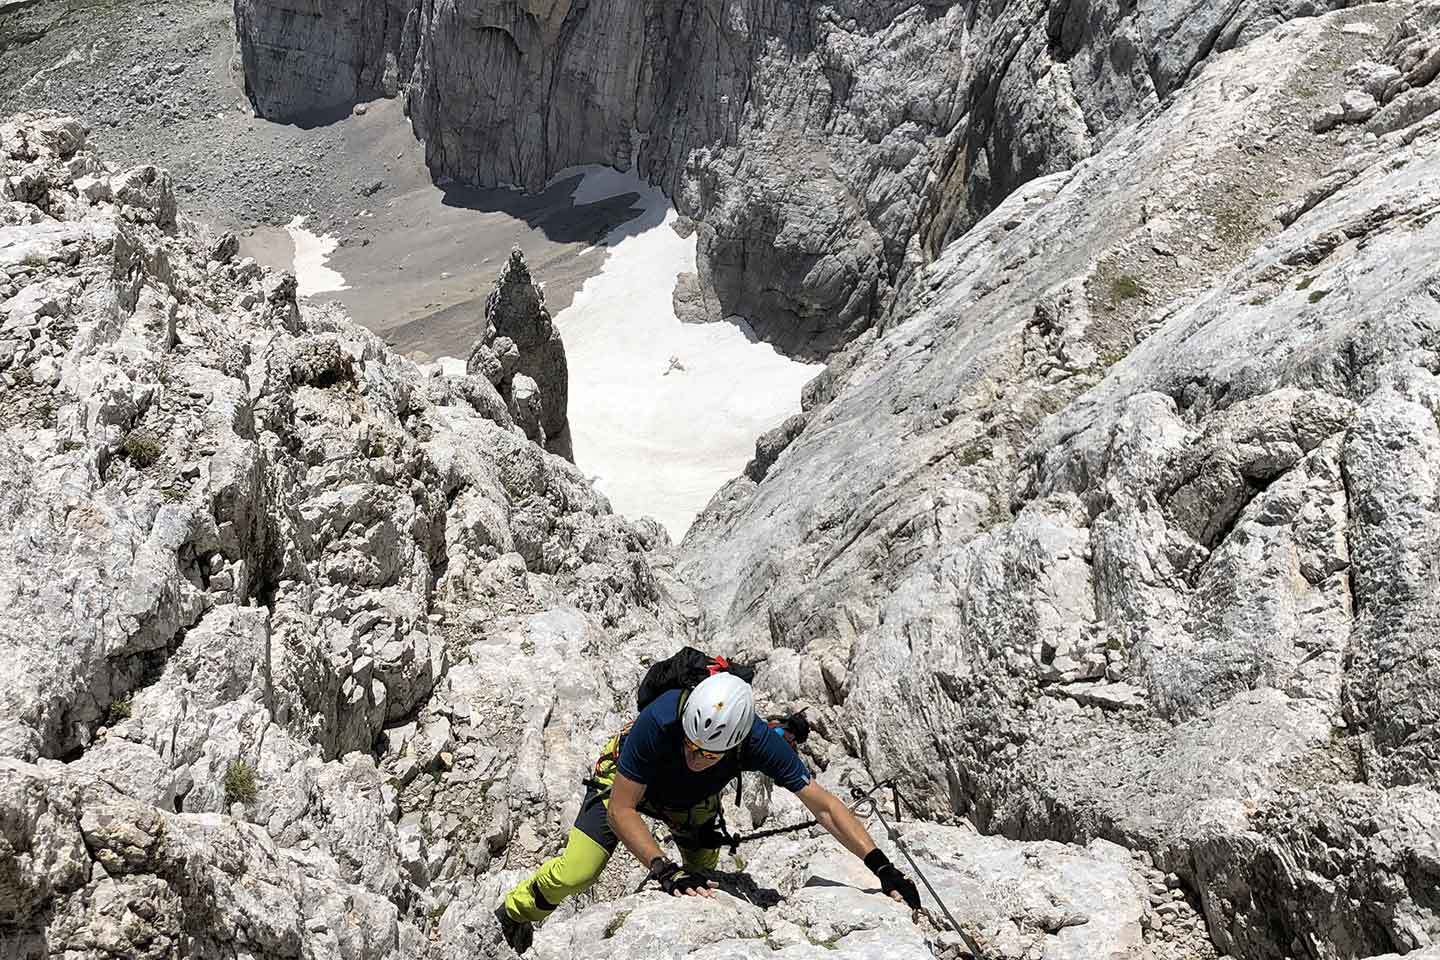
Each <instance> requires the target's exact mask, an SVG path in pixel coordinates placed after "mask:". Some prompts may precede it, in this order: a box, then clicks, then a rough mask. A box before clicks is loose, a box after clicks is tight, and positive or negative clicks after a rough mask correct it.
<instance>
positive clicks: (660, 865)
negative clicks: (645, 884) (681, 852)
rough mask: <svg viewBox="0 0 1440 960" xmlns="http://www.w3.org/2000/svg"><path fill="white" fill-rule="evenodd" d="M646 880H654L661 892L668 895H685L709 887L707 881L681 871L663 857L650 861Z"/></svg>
mask: <svg viewBox="0 0 1440 960" xmlns="http://www.w3.org/2000/svg"><path fill="white" fill-rule="evenodd" d="M646 879H647V880H654V881H655V882H656V883H658V884H660V889H661V890H664V891H665V892H666V893H670V894H686V893H689V892H690V891H692V890H699V889H700V888H701V887H708V886H709V885H710V881H709V880H707V879H705V878H704V877H701V876H697V875H696V874H693V873H691V872H690V871H688V870H683V869H681V867H680V865H679V864H678V863H676V862H675V861H674V860H671V859H670V858H669V857H665V856H659V857H656V858H655V859H654V860H651V861H650V876H649V877H647V878H646Z"/></svg>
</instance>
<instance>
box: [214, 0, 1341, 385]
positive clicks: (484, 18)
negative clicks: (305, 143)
mask: <svg viewBox="0 0 1440 960" xmlns="http://www.w3.org/2000/svg"><path fill="white" fill-rule="evenodd" d="M1339 5H1341V4H1340V3H1338V2H1335V3H1331V2H1329V0H1327V2H1325V3H1321V4H1314V3H1308V2H1307V3H1303V4H1302V3H1289V2H1282V3H1278V4H1277V3H1274V2H1271V0H1243V2H1239V3H1235V4H1228V5H1223V6H1217V5H1215V4H1208V3H1192V2H1169V3H1161V4H1154V5H1150V6H1147V7H1146V8H1145V9H1144V10H1140V11H1134V10H1131V5H1129V4H1124V3H1112V2H1108V0H1107V2H1096V3H1091V2H1079V0H1077V2H1071V3H1065V4H1020V5H1008V6H1002V7H998V8H995V9H994V10H979V9H977V8H975V7H974V6H973V5H971V4H964V3H958V2H954V0H945V2H928V0H927V2H920V0H887V2H882V3H875V2H872V0H865V2H855V0H831V2H825V3H813V2H810V0H780V2H771V0H765V2H761V0H685V2H681V3H668V4H654V3H646V2H642V0H619V2H611V3H603V4H599V3H587V2H576V0H562V2H552V0H545V2H541V0H525V2H521V3H515V2H509V0H506V2H500V0H481V2H478V3H476V2H472V3H457V2H454V0H439V2H436V3H423V4H422V3H420V2H418V0H410V2H402V3H396V2H393V0H352V2H350V3H348V4H342V5H339V6H331V5H326V6H325V7H324V8H323V9H322V10H319V11H311V10H309V9H308V8H307V10H306V11H305V13H304V14H300V13H298V12H297V11H296V10H295V9H293V7H292V6H291V5H290V4H289V3H288V2H272V0H236V21H237V27H238V31H239V37H240V42H241V52H242V57H243V60H244V63H245V75H246V83H247V90H248V91H249V93H250V96H251V99H252V102H253V103H254V104H255V106H256V108H257V110H259V112H260V113H261V114H262V115H265V116H268V117H274V118H277V119H292V118H295V117H297V116H300V115H302V114H305V113H307V112H310V111H313V110H315V109H317V108H322V107H330V106H333V105H335V104H336V103H338V102H351V101H353V100H354V99H359V98H365V97H372V96H380V95H386V96H388V95H392V94H393V93H394V91H395V90H396V89H397V85H398V89H400V90H402V91H403V95H404V96H405V97H406V99H407V104H408V108H409V111H410V116H411V120H412V123H413V125H414V128H415V133H416V135H417V136H419V137H420V138H422V139H423V140H424V141H425V144H426V151H427V158H428V161H429V163H430V166H431V168H432V170H433V171H434V172H435V173H436V174H437V175H445V176H450V177H454V178H456V179H459V180H461V181H465V182H469V183H476V184H481V185H487V186H490V185H496V184H512V185H516V186H523V187H525V188H527V189H531V190H535V189H538V188H539V187H541V186H542V185H543V184H544V183H545V182H546V180H547V179H548V178H549V177H550V176H551V175H552V174H554V173H555V172H556V171H558V170H561V169H563V168H565V167H567V166H571V165H575V164H582V163H604V164H610V165H613V166H616V167H618V168H620V169H622V170H628V169H631V168H634V169H636V170H638V172H639V173H640V174H641V175H642V176H644V177H646V178H648V179H649V180H650V181H652V182H654V183H657V184H660V185H662V186H663V187H664V188H665V190H666V191H667V193H669V195H670V196H671V197H673V198H674V200H675V203H676V206H677V207H678V208H679V209H680V212H681V213H683V214H686V215H689V216H692V217H694V218H695V219H696V220H697V221H698V222H699V254H700V274H699V280H700V282H701V284H702V285H703V286H704V287H705V289H706V291H707V295H706V298H707V299H711V298H714V299H718V302H719V304H720V307H721V311H720V315H721V316H724V315H729V314H740V315H743V316H745V317H747V318H749V319H750V320H751V322H752V323H753V325H754V327H755V329H756V330H757V331H758V332H759V333H760V335H761V336H762V337H764V338H765V339H767V340H769V341H771V342H773V343H775V344H776V345H777V346H778V347H779V348H780V349H782V350H784V351H786V352H788V353H792V354H797V355H804V356H824V355H826V354H828V353H829V352H831V351H832V350H834V349H835V348H837V347H839V346H841V345H843V344H844V343H845V342H847V341H849V340H850V339H852V338H853V337H855V336H856V335H857V334H859V333H860V332H861V331H863V330H864V329H866V328H867V327H868V326H870V324H872V323H873V322H874V321H875V320H876V319H877V318H879V317H881V316H884V315H886V314H887V312H888V311H889V309H890V308H891V306H892V303H893V300H894V295H895V293H896V291H897V290H898V289H899V287H900V286H901V285H902V283H903V282H904V280H905V278H906V277H907V276H908V275H909V273H910V272H911V271H912V270H913V269H914V268H915V267H916V266H917V265H919V264H921V263H923V262H924V261H926V260H928V259H930V258H932V257H933V256H935V255H936V254H937V253H938V252H939V250H940V249H941V248H942V247H943V245H944V244H945V243H946V242H947V241H948V240H950V239H953V238H954V237H956V236H958V235H959V234H960V233H962V232H963V231H964V230H965V229H967V228H968V227H969V226H970V225H971V224H973V223H974V222H975V221H976V220H977V219H978V218H979V217H980V216H982V215H983V214H984V213H986V212H988V211H989V210H990V209H991V208H993V207H994V205H995V204H996V203H998V202H999V200H1000V199H1002V198H1003V197H1005V196H1007V195H1008V194H1009V193H1010V192H1011V191H1013V190H1014V189H1015V188H1016V187H1017V186H1019V185H1020V184H1022V183H1025V182H1027V181H1028V180H1030V179H1032V178H1034V177H1036V176H1038V175H1041V174H1045V173H1051V172H1055V171H1058V170H1062V169H1065V168H1067V167H1069V166H1070V165H1071V164H1073V163H1075V162H1076V161H1077V160H1080V159H1082V158H1084V157H1086V156H1088V155H1090V154H1091V153H1093V152H1094V151H1095V150H1096V149H1097V148H1098V147H1100V146H1101V145H1103V144H1104V143H1106V142H1107V141H1108V140H1109V139H1110V137H1111V136H1113V135H1114V133H1115V132H1116V131H1117V130H1118V129H1120V128H1121V127H1122V126H1123V124H1125V123H1127V122H1129V121H1130V120H1132V119H1134V118H1135V117H1136V116H1138V115H1140V114H1142V113H1143V112H1145V111H1147V110H1150V109H1152V108H1154V107H1155V106H1156V105H1158V104H1159V103H1161V102H1162V101H1164V100H1165V99H1166V98H1167V97H1169V96H1170V95H1171V94H1173V93H1174V91H1175V90H1177V89H1178V88H1179V87H1180V85H1181V84H1182V83H1183V82H1184V81H1185V79H1186V78H1187V77H1188V76H1189V75H1190V74H1191V73H1192V72H1193V71H1194V70H1195V69H1196V67H1197V65H1199V64H1200V63H1202V62H1203V61H1204V60H1206V59H1207V58H1208V57H1210V56H1212V55H1213V54H1214V53H1216V52H1218V51H1222V50H1227V49H1230V48H1232V47H1234V46H1237V45H1241V44H1244V43H1247V42H1249V41H1251V40H1253V39H1254V38H1255V37H1257V36H1260V35H1262V34H1264V33H1265V32H1266V31H1267V30H1270V29H1273V28H1274V27H1275V26H1276V25H1277V24H1279V23H1281V22H1283V21H1285V20H1288V19H1289V18H1291V17H1293V16H1296V15H1301V14H1309V13H1313V12H1314V11H1315V10H1316V9H1318V8H1325V7H1329V6H1339Z"/></svg>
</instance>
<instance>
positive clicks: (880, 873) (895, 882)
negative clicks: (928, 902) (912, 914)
mask: <svg viewBox="0 0 1440 960" xmlns="http://www.w3.org/2000/svg"><path fill="white" fill-rule="evenodd" d="M865 866H867V867H869V868H870V872H871V873H873V874H875V876H876V877H877V878H879V880H880V891H881V892H882V893H884V894H885V895H886V896H887V897H888V896H889V895H890V894H892V893H898V894H900V898H901V899H902V900H904V901H905V905H906V906H908V907H909V908H910V909H911V910H919V909H920V891H919V890H917V889H915V882H914V881H913V880H911V879H910V878H909V877H907V876H905V874H903V873H901V872H900V871H899V870H898V869H896V867H895V864H893V863H891V862H890V858H889V857H887V856H885V852H884V851H883V850H881V849H880V848H879V847H876V848H875V849H874V850H871V851H870V852H869V853H868V854H867V855H866V856H865Z"/></svg>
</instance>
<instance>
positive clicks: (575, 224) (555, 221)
mask: <svg viewBox="0 0 1440 960" xmlns="http://www.w3.org/2000/svg"><path fill="white" fill-rule="evenodd" d="M581 179H582V175H581V174H575V175H573V176H568V177H565V178H564V179H562V180H556V181H555V182H553V183H551V184H550V185H549V186H547V187H546V188H545V189H544V190H541V191H540V192H539V193H522V192H521V191H519V190H508V189H505V188H502V187H471V186H466V185H465V184H462V183H457V182H455V181H453V180H449V179H444V180H443V182H442V181H440V180H437V181H436V183H435V185H436V186H437V187H439V188H440V191H441V193H442V194H443V197H442V199H441V202H442V203H444V204H445V205H446V206H447V207H461V208H464V209H467V210H478V211H480V212H482V213H503V214H505V215H506V216H510V217H514V218H515V219H517V220H523V221H524V222H525V223H526V224H527V225H528V226H530V227H532V228H533V229H536V230H539V231H540V232H541V233H543V234H544V235H545V238H546V239H547V240H550V241H552V242H554V243H590V244H600V243H604V242H605V239H606V237H607V236H609V235H610V234H611V233H612V231H618V232H617V234H616V236H617V238H618V237H619V236H622V235H623V236H630V235H632V233H636V232H639V231H640V230H643V229H647V228H648V227H650V226H654V224H655V223H659V222H660V220H661V219H663V213H661V214H660V216H659V217H657V216H656V215H655V213H654V212H653V211H652V212H650V213H648V214H647V213H646V211H645V210H644V209H643V208H642V207H638V206H636V203H637V201H639V199H640V194H638V193H635V192H633V191H631V192H629V193H622V194H619V195H617V196H614V197H607V198H606V199H604V200H597V201H596V202H594V203H585V204H576V203H575V202H574V200H573V197H574V195H575V190H576V188H578V187H579V186H580V181H581ZM642 214H643V215H642ZM652 220H653V221H654V223H650V222H648V221H652Z"/></svg>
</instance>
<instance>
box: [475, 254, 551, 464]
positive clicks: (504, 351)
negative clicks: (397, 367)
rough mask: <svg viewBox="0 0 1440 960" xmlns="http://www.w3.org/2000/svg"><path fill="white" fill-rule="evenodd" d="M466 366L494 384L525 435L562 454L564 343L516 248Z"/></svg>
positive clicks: (487, 307)
mask: <svg viewBox="0 0 1440 960" xmlns="http://www.w3.org/2000/svg"><path fill="white" fill-rule="evenodd" d="M466 370H467V372H469V373H470V374H471V375H478V376H481V377H484V378H485V379H486V380H488V381H489V382H490V383H492V384H494V385H495V387H496V388H497V389H498V390H499V391H500V396H501V397H502V398H503V399H504V401H505V403H506V404H507V406H508V407H509V410H510V416H511V417H512V418H513V419H514V421H515V422H516V423H517V424H519V425H520V427H521V428H522V429H523V430H524V432H525V435H526V436H527V437H529V438H530V439H531V440H534V441H535V442H536V443H538V444H540V445H541V446H547V444H548V447H549V449H551V450H552V452H564V449H565V448H564V439H563V438H564V437H565V436H566V435H567V432H568V430H569V418H568V414H567V412H566V411H567V410H568V407H569V394H570V373H569V368H568V365H567V363H566V360H565V344H564V341H562V340H561V339H560V331H559V329H557V328H556V326H555V324H554V323H553V322H552V321H551V319H550V311H549V310H547V309H546V308H545V291H544V289H543V288H542V287H541V286H540V285H539V284H538V283H536V282H535V281H534V279H533V278H531V276H530V268H529V266H528V265H527V264H526V263H525V255H524V254H523V253H522V252H521V251H520V249H519V248H518V247H517V248H515V249H514V250H512V251H510V259H509V260H508V261H507V262H506V264H505V266H504V267H503V268H502V269H501V271H500V276H499V277H498V278H496V280H495V287H494V289H493V290H491V291H490V296H489V297H488V298H487V300H486V301H485V327H484V331H483V333H482V335H481V337H480V338H479V339H478V340H477V341H476V342H475V346H474V347H473V348H472V349H471V351H470V358H469V360H468V361H467V362H466ZM567 455H568V454H567Z"/></svg>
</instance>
